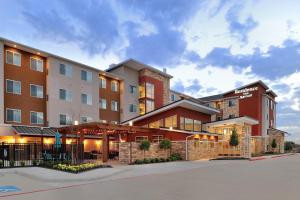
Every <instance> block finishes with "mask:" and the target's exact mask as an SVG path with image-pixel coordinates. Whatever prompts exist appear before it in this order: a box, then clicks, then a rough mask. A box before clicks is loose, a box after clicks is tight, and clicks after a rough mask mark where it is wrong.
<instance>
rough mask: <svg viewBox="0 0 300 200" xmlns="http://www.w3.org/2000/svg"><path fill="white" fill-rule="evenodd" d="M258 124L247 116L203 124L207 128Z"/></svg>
mask: <svg viewBox="0 0 300 200" xmlns="http://www.w3.org/2000/svg"><path fill="white" fill-rule="evenodd" d="M258 123H259V122H258V121H257V120H256V119H253V118H251V117H248V116H244V117H236V118H232V119H225V120H221V121H215V122H209V123H204V124H205V125H206V126H207V127H222V126H230V125H244V124H249V125H256V124H258Z"/></svg>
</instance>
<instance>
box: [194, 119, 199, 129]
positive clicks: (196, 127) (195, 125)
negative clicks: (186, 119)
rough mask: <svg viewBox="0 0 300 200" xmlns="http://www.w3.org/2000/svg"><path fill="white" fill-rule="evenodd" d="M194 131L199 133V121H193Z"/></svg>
mask: <svg viewBox="0 0 300 200" xmlns="http://www.w3.org/2000/svg"><path fill="white" fill-rule="evenodd" d="M194 131H201V121H198V120H194Z"/></svg>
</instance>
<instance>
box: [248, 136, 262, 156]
mask: <svg viewBox="0 0 300 200" xmlns="http://www.w3.org/2000/svg"><path fill="white" fill-rule="evenodd" d="M265 145H266V139H265V138H264V137H252V138H251V155H252V156H255V155H260V154H263V153H265V149H266V146H265Z"/></svg>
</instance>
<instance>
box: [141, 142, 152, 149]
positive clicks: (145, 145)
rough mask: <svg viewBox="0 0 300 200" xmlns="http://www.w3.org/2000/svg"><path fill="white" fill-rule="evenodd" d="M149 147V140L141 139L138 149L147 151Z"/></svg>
mask: <svg viewBox="0 0 300 200" xmlns="http://www.w3.org/2000/svg"><path fill="white" fill-rule="evenodd" d="M149 148H150V142H149V141H148V140H143V141H142V142H141V144H140V150H142V151H148V150H149Z"/></svg>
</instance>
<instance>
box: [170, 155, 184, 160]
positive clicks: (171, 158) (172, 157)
mask: <svg viewBox="0 0 300 200" xmlns="http://www.w3.org/2000/svg"><path fill="white" fill-rule="evenodd" d="M170 160H172V161H176V160H182V157H181V155H180V154H179V153H173V154H172V155H171V156H170Z"/></svg>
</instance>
